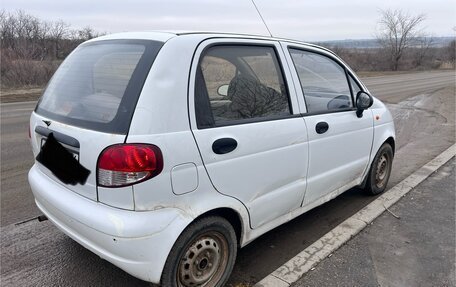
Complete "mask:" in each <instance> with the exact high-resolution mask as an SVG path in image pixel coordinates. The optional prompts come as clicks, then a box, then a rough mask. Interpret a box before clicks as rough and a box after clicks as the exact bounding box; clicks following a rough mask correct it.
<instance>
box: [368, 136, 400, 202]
mask: <svg viewBox="0 0 456 287" xmlns="http://www.w3.org/2000/svg"><path fill="white" fill-rule="evenodd" d="M392 163H393V148H392V147H391V145H390V144H388V143H384V144H383V145H382V146H381V147H380V149H379V150H378V152H377V154H376V155H375V158H374V160H373V161H372V165H371V168H370V171H369V175H368V177H367V181H366V186H365V188H364V191H365V192H366V193H367V194H370V195H377V194H380V193H382V192H384V191H385V189H386V185H387V184H388V180H389V178H390V175H391V167H392Z"/></svg>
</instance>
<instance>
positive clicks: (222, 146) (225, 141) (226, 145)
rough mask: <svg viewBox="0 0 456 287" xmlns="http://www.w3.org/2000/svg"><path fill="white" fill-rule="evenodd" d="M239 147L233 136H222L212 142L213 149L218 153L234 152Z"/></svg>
mask: <svg viewBox="0 0 456 287" xmlns="http://www.w3.org/2000/svg"><path fill="white" fill-rule="evenodd" d="M236 147H237V141H236V140H235V139H232V138H221V139H218V140H216V141H215V142H214V143H213V144H212V151H213V152H214V153H216V154H225V153H229V152H232V151H233V150H235V149H236Z"/></svg>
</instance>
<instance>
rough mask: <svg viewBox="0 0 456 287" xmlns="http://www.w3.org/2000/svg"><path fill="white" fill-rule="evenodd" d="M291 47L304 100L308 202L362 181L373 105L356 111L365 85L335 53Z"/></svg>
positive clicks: (368, 152) (370, 140) (306, 202)
mask: <svg viewBox="0 0 456 287" xmlns="http://www.w3.org/2000/svg"><path fill="white" fill-rule="evenodd" d="M288 51H289V56H290V57H289V59H291V61H292V62H293V64H294V67H295V70H296V74H297V78H299V82H300V84H301V88H302V96H303V97H304V100H305V105H306V110H305V111H304V120H305V123H306V126H307V129H308V137H309V170H308V173H307V191H306V195H305V198H304V202H303V205H307V204H310V203H312V202H315V201H317V200H319V199H322V197H324V196H326V195H328V194H330V193H331V194H332V196H335V195H337V194H339V193H341V192H343V191H345V190H347V189H348V188H350V187H353V186H354V185H356V184H359V183H360V180H361V178H362V175H363V174H364V172H365V170H366V168H367V165H368V162H369V156H370V151H371V147H372V141H373V118H372V112H371V111H370V110H366V111H364V113H363V116H362V117H360V118H359V117H358V116H357V115H356V108H355V104H354V95H356V93H357V91H359V90H360V89H361V88H360V86H359V85H358V84H357V83H356V81H355V80H354V78H353V77H352V76H351V75H350V74H349V72H348V71H347V69H346V68H345V66H344V65H342V64H341V63H340V62H339V61H338V60H337V59H336V58H335V57H332V56H331V55H330V54H329V53H328V54H325V53H322V52H321V51H320V52H318V53H317V51H315V50H311V49H299V48H289V49H288ZM326 199H328V198H325V200H324V201H326Z"/></svg>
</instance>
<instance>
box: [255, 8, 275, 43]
mask: <svg viewBox="0 0 456 287" xmlns="http://www.w3.org/2000/svg"><path fill="white" fill-rule="evenodd" d="M252 3H253V6H255V9H256V11H257V12H258V15H260V18H261V21H263V24H264V26H265V27H266V30H268V32H269V35H271V37H272V33H271V30H269V28H268V25H266V21H264V18H263V16H261V13H260V10H258V7H257V5H256V4H255V1H254V0H252Z"/></svg>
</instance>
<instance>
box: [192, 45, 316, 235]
mask: <svg viewBox="0 0 456 287" xmlns="http://www.w3.org/2000/svg"><path fill="white" fill-rule="evenodd" d="M225 41H226V40H225ZM203 44H204V45H201V47H200V48H199V50H198V51H197V53H196V55H197V57H195V63H194V64H193V68H192V77H191V78H192V79H195V80H194V81H191V84H190V104H189V109H190V120H191V125H192V130H193V133H194V136H195V139H196V142H197V144H198V147H199V149H200V152H201V156H202V159H203V162H204V165H205V167H206V169H207V172H208V174H209V177H210V179H211V181H212V183H213V185H214V187H215V189H216V190H217V191H218V192H220V193H222V194H225V195H227V196H231V197H234V198H237V199H238V200H240V201H241V202H242V203H243V204H244V205H245V206H246V207H247V209H248V211H249V214H250V220H251V227H252V228H257V227H259V226H261V225H263V224H265V223H267V222H269V221H271V220H273V219H275V218H277V217H279V216H281V215H284V214H286V213H288V212H290V211H292V210H294V209H296V208H298V207H299V206H300V205H301V202H302V199H303V197H304V192H305V188H306V180H305V175H306V173H307V162H308V144H307V131H306V130H305V125H304V121H303V119H302V117H301V116H300V113H299V108H298V106H297V99H296V95H295V91H294V88H293V87H292V86H289V85H287V82H286V80H285V79H286V77H287V76H289V74H290V71H289V70H284V69H283V68H282V64H281V61H280V58H281V57H283V52H282V50H281V47H280V45H279V44H278V42H275V41H254V40H248V41H246V40H233V39H230V40H229V43H227V42H224V40H221V39H219V40H209V41H207V42H205V43H203Z"/></svg>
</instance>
